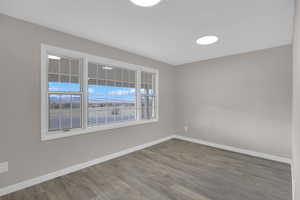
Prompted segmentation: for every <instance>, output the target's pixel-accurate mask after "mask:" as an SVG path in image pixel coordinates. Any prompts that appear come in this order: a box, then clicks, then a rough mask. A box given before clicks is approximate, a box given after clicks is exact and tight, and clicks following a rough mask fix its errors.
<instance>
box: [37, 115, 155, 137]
mask: <svg viewBox="0 0 300 200" xmlns="http://www.w3.org/2000/svg"><path fill="white" fill-rule="evenodd" d="M154 122H158V119H151V120H139V121H130V122H120V123H112V124H107V125H101V126H95V127H89V128H85V129H74V130H71V131H68V132H55V133H46V134H42V138H41V139H42V141H47V140H54V139H58V138H64V137H70V136H74V135H84V134H88V133H95V132H98V131H104V130H111V129H117V128H124V127H129V126H136V125H141V124H148V123H154Z"/></svg>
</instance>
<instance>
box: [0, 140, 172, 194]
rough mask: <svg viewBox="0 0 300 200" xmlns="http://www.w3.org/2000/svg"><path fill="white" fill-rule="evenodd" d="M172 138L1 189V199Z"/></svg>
mask: <svg viewBox="0 0 300 200" xmlns="http://www.w3.org/2000/svg"><path fill="white" fill-rule="evenodd" d="M172 138H175V135H172V136H169V137H165V138H162V139H159V140H155V141H152V142H148V143H145V144H142V145H139V146H135V147H132V148H128V149H125V150H123V151H120V152H117V153H113V154H109V155H107V156H103V157H101V158H97V159H95V160H91V161H88V162H84V163H81V164H78V165H74V166H71V167H68V168H65V169H61V170H58V171H55V172H52V173H49V174H46V175H43V176H39V177H36V178H33V179H30V180H26V181H23V182H20V183H17V184H14V185H10V186H7V187H4V188H1V189H0V197H1V196H3V195H6V194H9V193H12V192H16V191H18V190H22V189H25V188H28V187H31V186H33V185H36V184H39V183H42V182H45V181H48V180H51V179H54V178H57V177H60V176H63V175H66V174H69V173H72V172H75V171H78V170H81V169H84V168H87V167H90V166H93V165H96V164H99V163H102V162H105V161H108V160H111V159H114V158H118V157H120V156H124V155H126V154H129V153H132V152H135V151H138V150H141V149H144V148H147V147H150V146H153V145H156V144H159V143H162V142H165V141H167V140H170V139H172Z"/></svg>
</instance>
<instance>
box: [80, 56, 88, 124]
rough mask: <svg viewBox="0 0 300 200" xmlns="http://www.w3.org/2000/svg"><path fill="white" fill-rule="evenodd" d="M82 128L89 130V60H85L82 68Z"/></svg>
mask: <svg viewBox="0 0 300 200" xmlns="http://www.w3.org/2000/svg"><path fill="white" fill-rule="evenodd" d="M82 70H83V71H82V77H81V80H82V96H83V97H82V128H87V127H88V125H87V119H88V60H87V58H84V59H83V66H82Z"/></svg>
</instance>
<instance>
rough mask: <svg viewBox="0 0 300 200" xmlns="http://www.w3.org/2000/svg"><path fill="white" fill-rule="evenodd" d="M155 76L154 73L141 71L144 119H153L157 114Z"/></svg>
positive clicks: (142, 113) (142, 116)
mask: <svg viewBox="0 0 300 200" xmlns="http://www.w3.org/2000/svg"><path fill="white" fill-rule="evenodd" d="M155 76H156V75H155V74H154V73H149V72H142V73H141V90H140V91H141V118H142V119H144V120H147V119H153V118H155V116H156V113H155V112H156V109H155V106H156V101H155V95H156V91H155V87H156V86H155V84H156V83H155V80H156V78H155Z"/></svg>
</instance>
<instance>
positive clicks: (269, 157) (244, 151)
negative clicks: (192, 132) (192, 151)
mask: <svg viewBox="0 0 300 200" xmlns="http://www.w3.org/2000/svg"><path fill="white" fill-rule="evenodd" d="M175 138H176V139H180V140H185V141H188V142H193V143H197V144H202V145H205V146H210V147H215V148H218V149H223V150H227V151H232V152H236V153H241V154H245V155H249V156H254V157H258V158H263V159H267V160H273V161H277V162H282V163H287V164H291V163H292V160H291V159H289V158H284V157H280V156H274V155H270V154H265V153H260V152H256V151H251V150H247V149H240V148H237V147H232V146H227V145H223V144H217V143H212V142H207V141H204V140H199V139H194V138H190V137H185V136H181V135H176V136H175Z"/></svg>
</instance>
